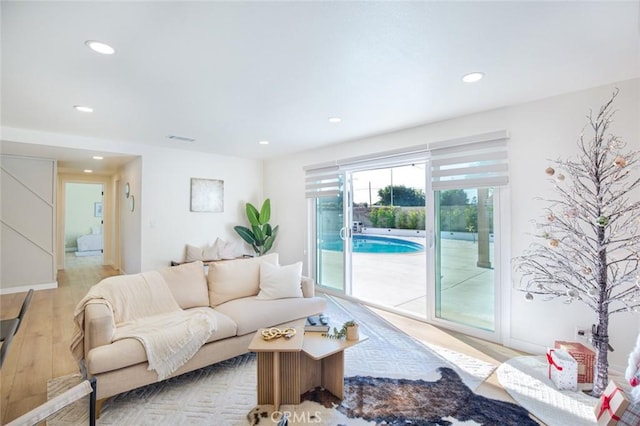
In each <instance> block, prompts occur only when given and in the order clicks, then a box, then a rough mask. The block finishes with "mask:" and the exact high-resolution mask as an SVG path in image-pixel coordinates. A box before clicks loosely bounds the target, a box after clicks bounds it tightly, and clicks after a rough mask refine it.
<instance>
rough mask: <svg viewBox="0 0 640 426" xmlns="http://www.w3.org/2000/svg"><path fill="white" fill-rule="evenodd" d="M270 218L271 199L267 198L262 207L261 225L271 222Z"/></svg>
mask: <svg viewBox="0 0 640 426" xmlns="http://www.w3.org/2000/svg"><path fill="white" fill-rule="evenodd" d="M269 219H271V200H269V199H268V198H267V199H266V200H264V203H262V208H261V209H260V225H264V224H265V223H267V222H269Z"/></svg>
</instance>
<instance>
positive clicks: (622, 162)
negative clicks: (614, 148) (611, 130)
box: [613, 155, 627, 168]
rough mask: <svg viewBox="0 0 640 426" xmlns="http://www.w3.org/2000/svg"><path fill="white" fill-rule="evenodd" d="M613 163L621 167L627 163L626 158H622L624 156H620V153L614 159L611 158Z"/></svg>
mask: <svg viewBox="0 0 640 426" xmlns="http://www.w3.org/2000/svg"><path fill="white" fill-rule="evenodd" d="M613 164H615V165H616V166H618V167H620V168H622V167H624V166H626V165H627V159H626V158H624V157H623V156H621V155H618V156H617V157H616V158H615V160H613Z"/></svg>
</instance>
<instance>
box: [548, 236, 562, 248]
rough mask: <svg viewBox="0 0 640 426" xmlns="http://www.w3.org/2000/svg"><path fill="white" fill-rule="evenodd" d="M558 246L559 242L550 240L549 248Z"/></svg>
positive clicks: (553, 239)
mask: <svg viewBox="0 0 640 426" xmlns="http://www.w3.org/2000/svg"><path fill="white" fill-rule="evenodd" d="M559 245H560V241H558V240H556V239H555V238H552V239H550V240H549V247H553V248H556V247H558V246H559Z"/></svg>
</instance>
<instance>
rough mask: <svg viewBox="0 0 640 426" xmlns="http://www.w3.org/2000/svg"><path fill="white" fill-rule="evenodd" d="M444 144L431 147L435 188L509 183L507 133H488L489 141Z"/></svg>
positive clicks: (483, 186) (437, 189) (432, 174)
mask: <svg viewBox="0 0 640 426" xmlns="http://www.w3.org/2000/svg"><path fill="white" fill-rule="evenodd" d="M460 142H462V141H460ZM434 145H435V144H434ZM443 145H444V146H441V147H436V146H433V147H432V149H431V179H432V181H431V185H432V188H433V190H434V191H440V190H447V189H457V188H485V187H491V186H504V185H507V184H508V183H509V165H508V152H507V139H506V133H504V132H497V133H494V134H488V135H486V140H482V141H480V142H471V143H469V142H467V141H464V143H458V144H443Z"/></svg>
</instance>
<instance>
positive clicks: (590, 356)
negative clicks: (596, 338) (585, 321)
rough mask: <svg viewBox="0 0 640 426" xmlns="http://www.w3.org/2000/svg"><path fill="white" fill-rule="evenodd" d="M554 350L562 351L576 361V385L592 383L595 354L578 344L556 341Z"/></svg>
mask: <svg viewBox="0 0 640 426" xmlns="http://www.w3.org/2000/svg"><path fill="white" fill-rule="evenodd" d="M554 346H555V348H556V349H564V350H565V351H567V352H569V353H570V354H571V356H572V357H574V358H575V359H576V361H578V383H593V367H594V364H595V361H596V353H595V352H594V351H593V350H592V349H589V348H588V347H586V346H585V345H583V344H582V343H578V342H565V341H562V340H556V341H555V342H554Z"/></svg>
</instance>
